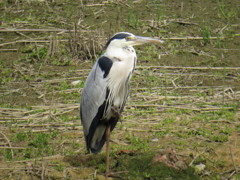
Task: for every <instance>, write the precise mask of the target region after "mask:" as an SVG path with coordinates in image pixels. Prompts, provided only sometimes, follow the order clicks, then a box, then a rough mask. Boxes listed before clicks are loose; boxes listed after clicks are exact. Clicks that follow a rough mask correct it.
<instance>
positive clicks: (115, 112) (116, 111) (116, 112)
mask: <svg viewBox="0 0 240 180" xmlns="http://www.w3.org/2000/svg"><path fill="white" fill-rule="evenodd" d="M111 111H112V114H113V117H115V118H117V119H120V116H121V113H120V109H119V108H118V107H116V106H112V108H111Z"/></svg>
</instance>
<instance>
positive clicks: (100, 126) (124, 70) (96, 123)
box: [80, 32, 163, 177]
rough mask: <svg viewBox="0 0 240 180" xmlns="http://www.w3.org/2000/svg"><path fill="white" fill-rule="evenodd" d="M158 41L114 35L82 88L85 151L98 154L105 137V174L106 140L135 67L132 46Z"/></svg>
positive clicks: (129, 34) (81, 110) (135, 59)
mask: <svg viewBox="0 0 240 180" xmlns="http://www.w3.org/2000/svg"><path fill="white" fill-rule="evenodd" d="M150 42H157V43H162V42H163V41H162V40H158V39H153V38H148V37H141V36H135V35H133V34H131V33H127V32H120V33H117V34H115V35H114V36H113V37H112V38H111V39H110V40H109V41H108V42H107V44H106V47H105V53H104V54H103V55H102V56H100V58H99V59H98V60H97V62H96V63H95V64H94V66H93V68H92V70H91V72H90V74H89V75H88V78H87V80H86V84H85V86H84V88H83V91H82V98H81V106H80V116H81V122H82V125H83V131H84V136H85V140H86V145H87V150H88V151H90V152H92V153H98V152H99V151H100V150H101V149H102V147H103V145H104V144H105V142H106V140H107V149H106V152H107V153H106V154H107V159H106V164H107V169H106V177H107V176H108V173H109V139H110V132H111V131H112V130H113V129H114V128H115V126H116V124H117V122H118V120H119V118H120V114H121V113H122V111H123V107H124V105H125V103H126V100H127V97H128V94H129V81H130V78H131V77H132V74H133V70H134V68H135V66H136V62H137V56H136V52H135V50H134V48H133V46H134V45H140V44H144V43H150Z"/></svg>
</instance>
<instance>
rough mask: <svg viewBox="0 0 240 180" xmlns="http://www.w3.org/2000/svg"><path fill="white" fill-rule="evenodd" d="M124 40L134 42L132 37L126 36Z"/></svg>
mask: <svg viewBox="0 0 240 180" xmlns="http://www.w3.org/2000/svg"><path fill="white" fill-rule="evenodd" d="M125 39H126V40H127V41H131V40H134V39H135V37H134V36H127V37H126V38H125Z"/></svg>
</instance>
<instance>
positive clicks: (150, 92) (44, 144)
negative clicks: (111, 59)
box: [0, 0, 240, 179]
mask: <svg viewBox="0 0 240 180" xmlns="http://www.w3.org/2000/svg"><path fill="white" fill-rule="evenodd" d="M0 9H1V12H2V13H1V16H0V25H1V26H0V75H1V79H0V93H1V94H0V124H1V125H0V169H1V179H63V178H65V179H104V172H105V148H103V150H102V151H101V153H99V154H97V155H92V154H87V151H86V147H85V142H84V137H83V132H82V126H81V123H80V117H79V102H80V96H81V90H82V88H83V86H84V82H85V80H86V77H87V75H88V73H89V71H90V69H91V67H92V65H93V63H94V62H95V60H96V59H97V57H98V56H99V55H100V54H101V53H102V52H103V47H104V44H105V43H106V42H107V40H108V39H109V37H111V36H112V35H113V34H114V33H116V32H121V31H127V32H131V33H134V34H137V35H141V36H148V37H155V38H160V39H163V40H165V43H164V44H161V45H146V46H145V45H144V46H141V47H136V51H137V54H138V63H137V67H136V70H135V73H134V76H133V78H132V80H131V92H130V96H129V98H128V101H127V104H126V107H125V109H124V112H123V114H122V117H121V122H119V123H118V125H117V127H116V128H115V129H114V131H113V132H112V134H111V165H110V168H111V171H112V172H115V174H114V177H112V178H113V179H239V178H240V166H239V164H240V140H239V138H240V103H239V102H240V61H239V57H240V32H239V26H240V24H239V19H240V6H239V3H238V1H236V0H233V1H230V0H225V1H221V0H219V1H207V0H201V1H200V0H192V1H190V0H182V1H174V0H170V1H167V0H162V1H146V0H140V1H130V0H128V1H126V0H118V1H94V0H92V1H74V2H73V1H69V0H65V1H63V0H60V1H46V0H43V1H37V0H36V1H35V0H33V1H18V0H9V1H0Z"/></svg>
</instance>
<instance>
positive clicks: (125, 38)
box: [105, 32, 164, 49]
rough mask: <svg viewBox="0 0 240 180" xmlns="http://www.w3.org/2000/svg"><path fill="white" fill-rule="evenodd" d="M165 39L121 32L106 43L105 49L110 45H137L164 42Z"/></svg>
mask: <svg viewBox="0 0 240 180" xmlns="http://www.w3.org/2000/svg"><path fill="white" fill-rule="evenodd" d="M163 42H164V41H163V40H160V39H154V38H149V37H142V36H136V35H134V34H132V33H128V32H119V33H116V34H115V35H114V36H113V37H112V38H111V39H110V40H109V41H108V42H107V44H106V46H105V49H107V48H108V47H109V46H112V47H120V48H123V47H127V46H136V45H141V44H145V43H163Z"/></svg>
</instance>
